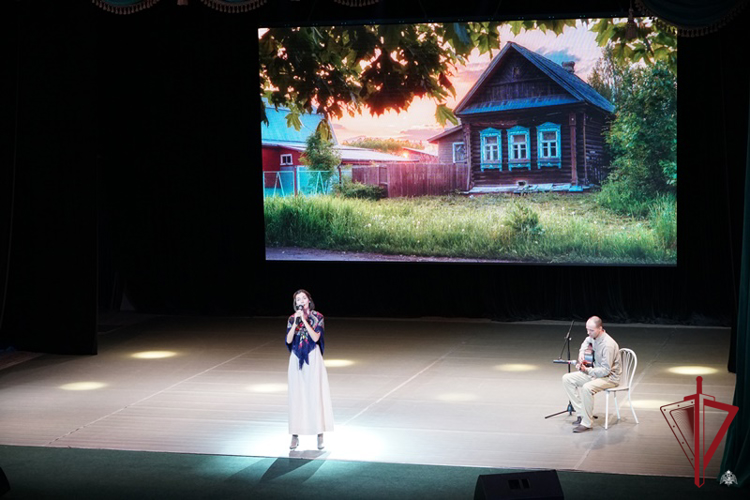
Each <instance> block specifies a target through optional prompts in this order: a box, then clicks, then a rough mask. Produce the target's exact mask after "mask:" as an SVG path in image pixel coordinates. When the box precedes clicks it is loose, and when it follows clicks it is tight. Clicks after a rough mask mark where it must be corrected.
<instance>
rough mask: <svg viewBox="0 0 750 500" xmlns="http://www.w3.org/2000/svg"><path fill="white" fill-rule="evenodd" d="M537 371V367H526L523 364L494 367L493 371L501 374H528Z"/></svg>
mask: <svg viewBox="0 0 750 500" xmlns="http://www.w3.org/2000/svg"><path fill="white" fill-rule="evenodd" d="M538 369H539V367H538V366H537V365H527V364H524V363H506V364H502V365H496V366H495V370H498V371H501V372H530V371H533V370H538Z"/></svg>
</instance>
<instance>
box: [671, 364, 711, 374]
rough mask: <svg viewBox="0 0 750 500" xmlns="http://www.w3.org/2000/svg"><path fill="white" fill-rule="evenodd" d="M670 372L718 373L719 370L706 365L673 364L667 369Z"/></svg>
mask: <svg viewBox="0 0 750 500" xmlns="http://www.w3.org/2000/svg"><path fill="white" fill-rule="evenodd" d="M667 371H668V372H670V373H676V374H677V375H692V376H696V375H711V374H713V373H718V372H719V370H717V369H716V368H711V367H708V366H675V367H672V368H670V369H668V370H667Z"/></svg>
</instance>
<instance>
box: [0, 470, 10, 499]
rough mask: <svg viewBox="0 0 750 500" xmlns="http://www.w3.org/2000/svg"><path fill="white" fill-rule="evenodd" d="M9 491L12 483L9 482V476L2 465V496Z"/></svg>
mask: <svg viewBox="0 0 750 500" xmlns="http://www.w3.org/2000/svg"><path fill="white" fill-rule="evenodd" d="M9 491H10V483H9V482H8V478H7V477H5V473H4V472H3V468H2V467H0V497H1V496H3V495H5V494H6V493H8V492H9Z"/></svg>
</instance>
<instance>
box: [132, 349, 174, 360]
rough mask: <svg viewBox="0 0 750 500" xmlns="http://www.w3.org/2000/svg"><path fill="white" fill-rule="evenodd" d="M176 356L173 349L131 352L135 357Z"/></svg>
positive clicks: (157, 357)
mask: <svg viewBox="0 0 750 500" xmlns="http://www.w3.org/2000/svg"><path fill="white" fill-rule="evenodd" d="M173 356H177V353H176V352H174V351H142V352H137V353H135V354H133V357H134V358H136V359H162V358H171V357H173Z"/></svg>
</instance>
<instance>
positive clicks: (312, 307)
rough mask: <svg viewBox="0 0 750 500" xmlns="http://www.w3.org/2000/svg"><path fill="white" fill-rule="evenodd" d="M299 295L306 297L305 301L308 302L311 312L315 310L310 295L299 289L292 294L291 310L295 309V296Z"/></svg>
mask: <svg viewBox="0 0 750 500" xmlns="http://www.w3.org/2000/svg"><path fill="white" fill-rule="evenodd" d="M301 293H304V294H305V295H307V300H309V301H310V310H311V311H312V310H313V309H315V302H313V298H312V295H310V292H308V291H307V290H303V289H301V288H300V289H299V290H297V291H296V292H294V295H292V309H296V308H297V295H299V294H301Z"/></svg>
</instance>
